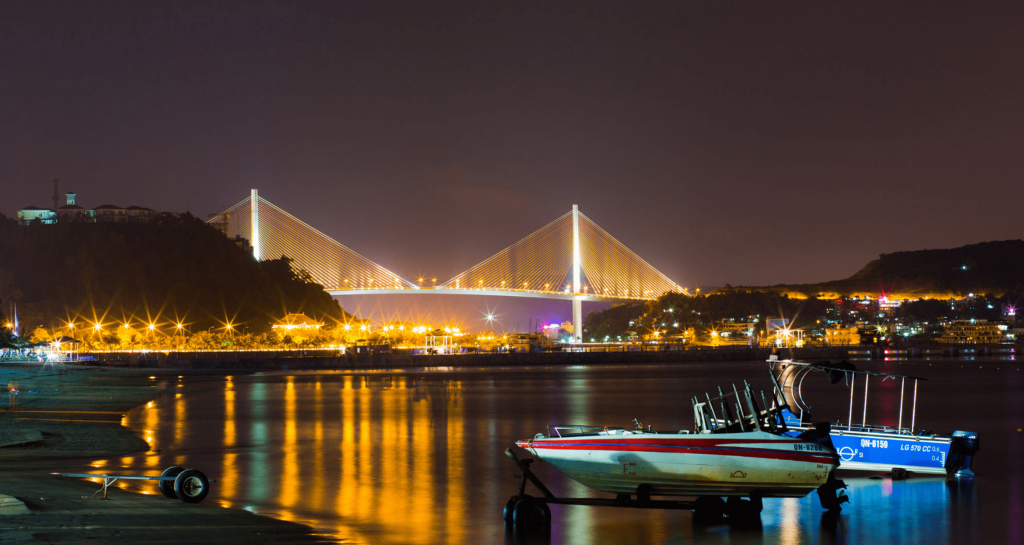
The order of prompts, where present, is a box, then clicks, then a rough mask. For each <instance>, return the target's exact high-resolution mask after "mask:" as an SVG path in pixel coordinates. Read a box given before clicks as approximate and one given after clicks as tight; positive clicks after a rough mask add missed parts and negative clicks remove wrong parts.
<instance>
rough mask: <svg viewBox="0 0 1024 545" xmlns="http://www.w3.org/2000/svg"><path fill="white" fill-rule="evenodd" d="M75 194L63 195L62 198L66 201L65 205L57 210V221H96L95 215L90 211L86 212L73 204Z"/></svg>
mask: <svg viewBox="0 0 1024 545" xmlns="http://www.w3.org/2000/svg"><path fill="white" fill-rule="evenodd" d="M75 196H76V195H75V192H73V191H72V192H69V193H65V194H64V197H65V198H66V199H67V204H65V205H64V206H62V207H60V208H58V209H57V221H59V222H64V223H66V222H78V223H81V222H90V223H91V222H94V221H96V213H95V212H93V211H92V210H86V209H85V208H82V207H81V206H78V205H77V204H75Z"/></svg>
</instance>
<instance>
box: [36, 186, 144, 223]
mask: <svg viewBox="0 0 1024 545" xmlns="http://www.w3.org/2000/svg"><path fill="white" fill-rule="evenodd" d="M64 197H65V198H66V199H67V202H66V204H65V205H64V206H61V207H60V208H57V209H56V210H53V209H49V208H39V207H36V206H26V207H25V208H22V209H21V210H18V223H20V224H21V225H28V224H29V223H32V222H35V221H38V222H39V223H42V224H45V225H49V224H54V223H58V222H60V223H148V222H151V221H153V220H155V219H156V218H158V217H159V216H160V213H159V212H157V211H155V210H153V209H151V208H146V207H143V206H129V207H128V208H122V207H120V206H117V205H115V204H104V205H100V206H97V207H96V208H93V209H91V210H90V209H88V208H84V207H82V206H79V205H78V204H76V203H75V198H76V197H77V194H76V193H74V192H68V193H65V194H64Z"/></svg>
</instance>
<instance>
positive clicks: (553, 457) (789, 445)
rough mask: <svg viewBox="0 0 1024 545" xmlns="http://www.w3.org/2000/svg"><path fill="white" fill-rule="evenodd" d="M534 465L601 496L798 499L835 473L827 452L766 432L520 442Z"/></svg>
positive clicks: (813, 444)
mask: <svg viewBox="0 0 1024 545" xmlns="http://www.w3.org/2000/svg"><path fill="white" fill-rule="evenodd" d="M517 445H518V446H520V447H522V448H524V449H526V450H527V451H529V452H530V453H531V454H533V455H534V456H535V457H537V458H538V459H541V460H544V461H545V462H547V463H549V464H551V465H553V466H554V467H556V468H557V469H558V470H559V471H561V472H562V473H565V474H566V475H567V476H569V477H570V478H572V479H573V480H576V481H578V482H579V483H581V484H583V485H585V486H587V487H590V488H593V489H595V490H600V491H604V492H612V493H619V494H622V493H625V494H632V493H636V492H637V488H638V487H640V486H641V485H647V486H648V487H649V492H650V494H651V495H661V496H705V495H707V496H751V495H759V496H762V497H803V496H806V495H807V494H808V493H810V492H811V491H812V490H815V489H817V488H818V487H820V486H821V485H823V484H824V483H825V482H826V480H827V479H828V475H829V472H831V471H832V470H833V469H835V467H836V466H837V465H838V458H837V457H836V455H835V451H834V450H832V449H831V447H830V446H828V445H824V444H819V443H817V442H815V441H813V440H808V439H799V438H792V437H780V436H778V435H774V434H770V433H766V432H747V433H730V434H649V433H638V434H635V435H632V436H631V435H597V436H585V437H538V438H535V439H532V440H528V441H519V442H518V443H517Z"/></svg>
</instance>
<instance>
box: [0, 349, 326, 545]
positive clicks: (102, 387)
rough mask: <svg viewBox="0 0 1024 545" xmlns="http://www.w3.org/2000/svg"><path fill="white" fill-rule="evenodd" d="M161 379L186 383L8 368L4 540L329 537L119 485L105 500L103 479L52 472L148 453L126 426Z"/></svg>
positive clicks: (4, 369) (0, 418)
mask: <svg viewBox="0 0 1024 545" xmlns="http://www.w3.org/2000/svg"><path fill="white" fill-rule="evenodd" d="M161 373H162V374H164V375H168V376H171V375H173V376H174V377H175V378H176V377H177V375H178V374H181V373H183V372H182V371H171V372H167V371H163V372H161V371H155V370H149V369H131V370H128V369H109V368H96V367H77V366H66V367H65V369H64V370H63V371H56V372H55V371H52V370H50V369H46V370H45V371H43V370H42V369H41V368H40V366H39V364H26V363H11V362H5V363H0V381H2V386H3V387H4V388H3V390H2V393H3V394H4V395H3V396H2V398H0V543H5V544H6V543H39V542H48V543H80V542H81V543H84V542H89V543H96V542H113V541H123V542H174V543H312V542H323V541H325V539H324V538H323V537H321V536H317V535H315V534H314V533H313V530H312V529H311V528H310V527H308V526H304V525H301V524H295V523H291V522H286V521H280V520H276V519H272V518H269V517H262V516H258V515H254V514H253V513H250V512H249V511H245V510H242V509H226V508H221V507H217V506H214V505H212V504H211V505H203V504H186V503H184V502H181V501H177V500H170V499H167V498H164V497H163V496H160V495H144V494H136V493H132V492H127V491H124V490H120V489H117V488H113V487H112V488H110V489H109V492H108V497H109V498H110V499H109V500H108V501H104V500H103V499H102V493H97V490H99V488H100V486H99V484H98V483H94V482H89V481H85V480H82V479H73V478H64V477H59V476H56V475H51V473H53V472H57V471H65V470H66V469H67V468H75V467H80V466H81V465H82V463H84V461H91V460H96V459H101V458H110V457H116V456H124V455H128V454H131V453H137V452H145V451H148V450H149V445H148V444H147V443H146V442H145V441H144V440H143V439H141V438H140V437H138V436H136V435H135V434H134V433H133V432H132V431H131V430H129V429H128V428H126V427H124V426H122V425H121V420H122V418H123V417H124V415H125V414H127V412H128V411H129V410H130V409H131V408H133V407H136V406H138V405H141V404H143V403H146V402H147V401H149V400H151V399H154V398H155V397H157V396H158V395H159V391H158V388H159V386H158V385H157V384H154V381H149V380H145V379H146V378H147V377H149V376H154V375H160V374H161ZM193 374H194V373H193ZM12 382H13V383H15V384H16V385H17V388H18V389H19V390H20V393H19V395H17V396H16V398H15V399H16V401H17V403H16V407H14V408H13V410H12V407H10V406H9V403H10V401H11V399H10V396H8V395H6V392H7V385H8V384H10V383H12ZM180 391H181V390H180V389H179V390H178V392H180ZM211 477H213V476H211ZM214 486H216V485H214ZM153 488H154V491H156V486H155V485H154V487H153Z"/></svg>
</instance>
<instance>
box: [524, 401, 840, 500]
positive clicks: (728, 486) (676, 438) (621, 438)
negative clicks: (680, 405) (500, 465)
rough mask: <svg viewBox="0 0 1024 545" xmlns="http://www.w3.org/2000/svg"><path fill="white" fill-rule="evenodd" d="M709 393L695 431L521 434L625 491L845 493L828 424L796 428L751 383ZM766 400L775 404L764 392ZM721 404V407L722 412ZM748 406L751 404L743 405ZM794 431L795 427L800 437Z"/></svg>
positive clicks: (587, 478) (571, 466) (547, 457)
mask: <svg viewBox="0 0 1024 545" xmlns="http://www.w3.org/2000/svg"><path fill="white" fill-rule="evenodd" d="M705 397H706V401H702V400H699V399H697V398H693V400H692V401H693V409H694V422H695V430H694V433H690V432H688V431H679V432H671V433H663V432H656V431H653V430H651V429H650V428H648V429H643V427H642V426H641V425H640V424H639V422H638V423H637V429H624V428H604V427H593V426H551V427H549V428H548V433H547V434H546V435H545V434H537V435H536V436H535V437H533V438H532V439H526V440H522V441H518V442H517V443H516V445H517V446H519V447H521V448H523V449H525V450H527V451H529V452H530V454H532V455H533V456H535V457H536V458H537V459H539V460H543V461H545V462H547V463H549V464H551V465H553V466H554V467H555V468H557V469H558V470H559V471H561V472H562V473H565V474H566V475H568V476H569V477H571V478H572V479H574V480H576V481H578V482H580V483H581V484H583V485H586V486H588V487H590V488H593V489H595V490H600V491H604V492H612V493H616V494H618V495H619V497H620V498H622V499H628V498H629V496H630V495H631V494H636V495H637V498H638V499H646V498H650V496H652V495H659V496H707V497H721V496H734V497H750V498H752V499H754V498H757V499H760V498H765V497H803V496H806V495H807V494H808V493H810V492H811V491H813V490H817V489H819V488H821V487H822V486H823V485H826V483H828V484H829V486H828V487H826V488H827V490H828V492H829V493H828V494H824V495H823V496H822V505H823V506H824V507H826V508H829V509H832V508H836V507H838V504H839V502H841V501H843V500H845V498H844V497H840V498H839V499H838V500H837V498H836V496H835V492H836V488H837V487H842V484H841V483H837V482H836V481H835V479H834V478H833V477H832V471H833V470H834V469H835V468H836V467H837V466H838V465H839V457H838V456H837V454H836V451H835V449H834V448H833V446H832V443H831V441H830V439H829V425H828V424H820V425H817V426H815V427H814V428H812V429H809V430H805V431H803V432H802V433H799V434H789V430H788V428H787V427H786V424H785V421H784V420H783V419H782V418H781V416H779V414H778V411H777V409H776V408H775V407H778V406H781V404H779V403H773V404H772V405H773V406H772V407H771V408H766V409H761V408H760V407H759V406H758V403H757V401H756V400H755V396H754V392H753V390H752V389H751V388H750V385H749V384H747V383H746V381H744V389H743V390H742V392H741V391H738V390H737V389H736V387H735V386H734V387H733V391H732V392H730V393H728V394H724V393H722V390H721V389H719V396H718V397H715V398H711V397H710V396H708V395H706V396H705ZM761 398H762V403H763V404H764V406H765V407H768V403H767V401H766V400H765V399H764V394H763V392H762V394H761ZM716 407H717V408H718V409H719V410H720V411H721V414H718V413H717V411H716V410H715V409H716ZM744 407H746V408H744ZM792 435H796V436H795V437H794V436H792Z"/></svg>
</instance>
